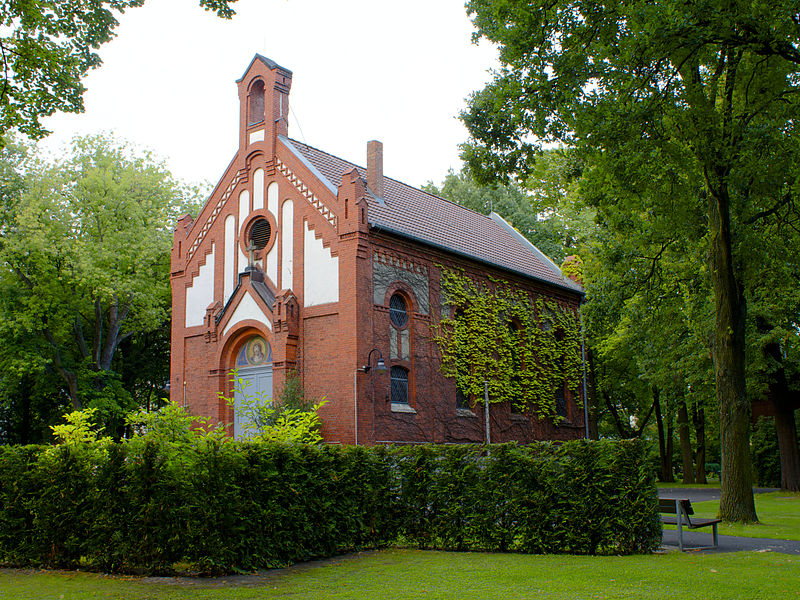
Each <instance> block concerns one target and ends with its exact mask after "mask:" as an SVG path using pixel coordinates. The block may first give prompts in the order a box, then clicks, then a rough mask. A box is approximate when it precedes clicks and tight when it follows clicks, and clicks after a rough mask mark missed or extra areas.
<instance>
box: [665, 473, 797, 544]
mask: <svg viewBox="0 0 800 600" xmlns="http://www.w3.org/2000/svg"><path fill="white" fill-rule="evenodd" d="M657 485H658V487H669V488H694V489H697V488H709V489H713V488H719V485H714V484H711V485H708V484H679V483H659V484H657ZM755 500H756V513H757V514H758V519H759V521H760V522H759V523H758V524H757V525H739V524H735V525H734V524H728V523H720V524H719V526H718V528H719V533H720V535H738V536H742V537H756V538H771V539H775V540H797V541H800V494H799V493H797V492H770V493H768V494H756V495H755ZM692 508H694V512H695V515H697V516H699V517H716V516H717V511H718V510H719V500H709V501H707V502H692ZM668 527H669V529H675V528H674V527H671V526H668Z"/></svg>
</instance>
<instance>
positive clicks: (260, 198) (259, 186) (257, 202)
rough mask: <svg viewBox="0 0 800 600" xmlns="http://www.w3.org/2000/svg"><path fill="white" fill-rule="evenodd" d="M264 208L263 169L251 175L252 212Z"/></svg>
mask: <svg viewBox="0 0 800 600" xmlns="http://www.w3.org/2000/svg"><path fill="white" fill-rule="evenodd" d="M262 208H264V169H256V172H255V173H253V210H261V209H262Z"/></svg>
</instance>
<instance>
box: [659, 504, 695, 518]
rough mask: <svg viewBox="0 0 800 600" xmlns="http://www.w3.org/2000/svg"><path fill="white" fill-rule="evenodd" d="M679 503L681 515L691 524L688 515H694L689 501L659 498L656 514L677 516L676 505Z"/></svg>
mask: <svg viewBox="0 0 800 600" xmlns="http://www.w3.org/2000/svg"><path fill="white" fill-rule="evenodd" d="M679 502H680V507H681V513H682V514H683V515H686V520H687V521H688V522H689V523H691V519H689V515H693V514H694V509H693V508H692V501H691V500H679V499H676V498H659V499H658V512H661V513H670V514H673V515H676V514H678V503H679Z"/></svg>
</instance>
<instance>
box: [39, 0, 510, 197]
mask: <svg viewBox="0 0 800 600" xmlns="http://www.w3.org/2000/svg"><path fill="white" fill-rule="evenodd" d="M198 1H199V0H147V2H146V4H145V6H144V7H143V8H137V9H131V10H129V11H128V12H127V13H125V14H124V15H122V16H121V17H120V19H119V20H120V25H119V27H118V29H117V37H116V39H114V40H113V41H112V42H110V43H109V44H106V45H104V46H103V47H102V48H101V50H100V54H101V57H102V59H103V65H102V66H101V67H100V68H99V69H97V70H95V71H93V72H92V73H91V74H90V75H89V76H88V77H87V78H86V79H85V85H86V87H87V92H86V94H85V96H84V100H85V104H86V112H85V113H83V114H81V115H55V116H53V117H50V118H48V119H47V120H46V121H45V124H46V126H47V127H48V128H49V129H51V130H52V131H53V132H54V133H53V135H51V136H50V138H48V139H47V142H46V144H47V146H48V147H49V148H57V147H60V146H61V145H63V144H64V142H65V141H68V140H69V139H70V138H71V137H72V136H73V135H75V134H84V133H96V132H100V131H111V132H113V133H114V134H115V135H117V136H119V137H122V138H124V139H127V140H130V141H132V142H135V143H136V144H138V145H141V146H144V147H147V148H150V149H152V150H154V151H155V152H156V153H157V154H158V155H159V156H161V157H162V158H164V159H166V161H167V164H168V166H169V167H170V169H171V170H172V172H173V173H174V174H175V175H176V176H178V177H180V178H182V179H184V180H187V181H192V182H193V181H203V180H208V181H210V182H211V183H212V184H213V183H216V182H217V180H218V179H219V178H220V177H221V176H222V174H223V172H224V170H225V168H226V167H227V165H228V163H229V162H230V160H231V158H233V155H234V153H235V151H236V144H237V141H238V139H237V131H238V115H239V113H238V96H237V91H236V85H235V81H236V79H238V78H239V77H241V75H242V73H243V72H244V70H245V68H246V67H247V65H248V64H249V63H250V60H251V59H252V58H253V55H254V54H255V53H260V54H263V55H264V56H266V57H268V58H270V59H272V60H274V61H275V62H277V63H278V64H280V65H281V66H283V67H285V68H287V69H289V70H291V71H292V72H293V80H292V90H291V95H290V108H291V111H292V115H291V117H290V120H289V135H290V137H292V138H295V139H299V140H301V141H304V142H306V143H307V144H310V145H312V146H315V147H317V148H319V149H321V150H324V151H326V152H330V153H331V154H335V155H337V156H340V157H341V158H344V159H346V160H349V161H351V162H354V163H356V164H359V165H363V164H364V163H365V162H366V158H365V157H366V144H367V141H368V140H371V139H378V140H381V141H382V142H383V143H384V173H385V174H386V175H387V176H389V177H393V178H395V179H399V180H400V181H403V182H405V183H408V184H411V185H414V186H420V185H422V184H424V183H425V182H426V181H428V180H432V181H434V182H436V183H440V182H441V181H442V179H443V178H444V176H445V174H446V173H447V170H448V169H449V168H451V167H452V168H455V169H456V170H457V169H459V168H460V166H461V163H460V161H459V158H458V144H459V143H461V142H463V141H465V140H466V137H467V133H466V130H465V129H464V127H463V125H461V123H460V122H459V121H458V119H457V116H458V113H459V111H460V110H461V109H462V108H463V107H464V106H465V99H466V97H467V96H468V95H469V94H470V92H472V91H475V90H478V89H480V88H482V87H483V85H484V84H485V83H486V82H487V81H488V80H489V78H490V75H489V73H488V71H489V69H491V68H493V67H494V66H496V51H495V49H494V48H493V47H491V46H490V45H489V44H487V43H485V42H483V43H482V44H481V45H480V46H476V45H474V44H473V43H472V42H471V38H470V36H471V33H472V25H471V23H470V21H469V18H468V17H467V15H466V12H465V10H464V6H463V0H403V1H394V0H391V1H387V0H339V1H331V0H239V2H237V3H236V4H235V5H234V6H235V8H236V10H237V15H236V16H235V17H234V18H233V19H232V20H231V21H225V20H222V19H219V18H218V17H216V16H215V15H213V14H212V13H208V12H206V11H204V10H203V9H201V8H200V7H199V5H198Z"/></svg>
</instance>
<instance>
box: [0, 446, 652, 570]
mask: <svg viewBox="0 0 800 600" xmlns="http://www.w3.org/2000/svg"><path fill="white" fill-rule="evenodd" d="M655 499H656V490H655V486H654V484H653V482H652V479H651V478H650V477H649V476H648V474H647V469H646V467H645V465H644V457H643V452H642V448H641V445H640V444H638V443H635V442H609V441H603V442H584V441H579V442H570V443H565V444H562V445H560V446H556V445H551V444H548V443H539V444H533V445H530V446H525V447H523V446H517V445H513V444H511V445H495V446H490V447H484V446H409V447H403V448H387V447H376V448H364V447H348V446H309V445H295V446H292V445H283V444H247V443H235V442H219V441H207V442H205V443H203V444H198V445H197V446H196V447H193V448H191V449H186V450H184V451H182V452H180V453H177V454H175V453H174V452H172V453H170V452H165V451H162V448H161V447H159V446H157V445H155V444H152V443H148V444H140V445H138V446H133V445H130V444H124V443H123V444H112V445H109V446H107V447H106V448H105V449H102V450H98V449H97V448H92V447H89V448H82V447H75V446H59V447H38V446H26V447H19V446H6V447H0V562H4V563H6V564H16V565H37V566H38V565H42V566H54V567H55V566H57V567H68V568H70V567H76V566H84V567H91V568H98V569H102V570H104V571H108V572H131V571H138V572H148V573H166V572H171V571H172V570H173V569H175V568H176V565H177V566H179V567H183V568H189V569H195V570H198V571H200V572H203V573H226V572H233V571H248V570H252V569H257V568H266V567H276V566H285V565H287V564H290V563H292V562H296V561H302V560H308V559H311V558H316V557H324V556H332V555H335V554H340V553H343V552H348V551H352V550H356V549H361V548H371V547H380V546H384V545H388V544H392V543H405V544H413V545H418V546H420V547H429V548H441V549H452V550H497V551H519V552H535V553H557V552H569V553H581V554H594V553H615V554H629V553H636V552H648V551H650V550H652V549H654V548H656V547H657V546H658V545H659V543H660V540H661V525H660V522H659V518H658V513H657V511H656V501H655Z"/></svg>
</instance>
